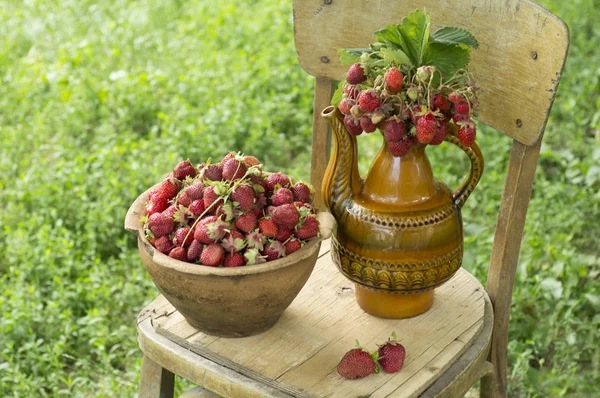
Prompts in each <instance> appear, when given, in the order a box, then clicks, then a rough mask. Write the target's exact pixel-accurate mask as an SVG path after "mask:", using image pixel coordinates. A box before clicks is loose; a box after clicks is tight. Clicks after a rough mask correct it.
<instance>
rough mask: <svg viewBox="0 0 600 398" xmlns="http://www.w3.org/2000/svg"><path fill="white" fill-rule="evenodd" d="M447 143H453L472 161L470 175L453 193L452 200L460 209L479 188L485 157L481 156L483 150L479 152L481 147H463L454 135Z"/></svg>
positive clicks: (447, 137)
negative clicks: (476, 188)
mask: <svg viewBox="0 0 600 398" xmlns="http://www.w3.org/2000/svg"><path fill="white" fill-rule="evenodd" d="M445 141H448V142H451V143H452V144H454V145H456V146H457V147H459V148H460V149H462V150H463V151H464V152H465V153H466V154H467V156H468V157H469V160H470V161H471V169H470V170H469V174H468V175H467V176H466V177H465V179H464V180H463V182H462V183H461V184H460V186H459V187H458V189H457V190H456V191H454V192H452V200H453V201H454V204H456V206H457V207H458V208H459V209H460V208H461V207H463V205H464V204H465V202H466V201H467V199H468V198H469V196H470V195H471V193H472V192H473V190H474V189H475V187H476V186H477V183H478V182H479V179H480V178H481V175H482V174H483V155H482V154H481V150H479V147H478V146H477V144H476V143H473V145H472V146H470V147H468V146H466V145H463V144H461V143H460V140H459V139H458V137H457V136H456V135H454V134H448V135H447V136H446V138H445Z"/></svg>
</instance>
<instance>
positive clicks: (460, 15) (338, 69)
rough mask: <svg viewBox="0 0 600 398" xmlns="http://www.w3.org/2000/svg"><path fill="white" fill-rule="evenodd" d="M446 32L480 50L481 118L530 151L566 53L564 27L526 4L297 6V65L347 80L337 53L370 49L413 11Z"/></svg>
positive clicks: (523, 0)
mask: <svg viewBox="0 0 600 398" xmlns="http://www.w3.org/2000/svg"><path fill="white" fill-rule="evenodd" d="M417 8H420V9H423V8H425V9H426V10H427V11H428V12H429V13H430V15H431V21H432V31H435V30H437V29H439V28H440V27H441V26H448V25H450V26H459V27H462V28H465V29H468V30H469V31H471V33H473V34H474V35H475V37H476V38H477V40H478V41H479V43H480V46H479V48H478V49H476V50H474V51H472V56H471V63H470V69H471V70H472V72H473V75H474V77H475V80H476V83H477V85H478V86H479V87H480V88H481V92H480V100H481V111H480V115H479V119H480V120H481V121H482V122H484V123H486V124H489V125H490V126H492V127H494V128H496V129H498V130H500V131H502V132H504V133H505V134H506V135H508V136H510V137H512V138H514V139H516V140H518V141H519V142H521V143H524V144H526V145H532V144H533V143H535V142H536V141H537V140H538V139H539V138H540V137H541V135H542V132H543V130H544V127H545V125H546V121H547V119H548V113H549V111H550V107H551V105H552V102H553V100H554V96H555V93H556V89H557V86H558V83H559V80H560V76H561V73H562V70H563V66H564V61H565V57H566V54H567V49H568V46H569V31H568V28H567V26H566V24H565V23H564V22H563V21H561V20H560V19H559V18H557V17H556V16H555V15H553V14H552V13H550V12H549V11H547V10H546V9H544V8H542V7H540V6H538V5H536V4H534V3H532V2H531V1H528V0H468V1H463V0H448V1H443V2H439V1H435V0H418V1H417V0H403V1H398V0H369V1H365V0H346V1H336V0H334V1H332V2H330V4H326V3H324V2H323V1H322V0H295V1H294V29H295V40H296V49H297V52H298V59H299V61H300V65H302V67H303V68H304V69H305V70H306V71H307V72H308V73H310V74H311V75H313V76H317V77H319V78H328V79H332V80H343V79H344V77H345V73H346V71H347V68H348V67H347V65H341V64H340V60H339V56H338V54H337V50H338V49H340V48H348V47H366V46H367V45H368V44H370V43H372V42H373V41H374V40H375V39H374V37H373V32H374V31H376V30H378V29H380V28H383V27H384V26H385V25H388V24H392V23H400V21H401V19H402V17H404V16H406V15H407V14H408V13H410V12H411V11H412V10H414V9H417Z"/></svg>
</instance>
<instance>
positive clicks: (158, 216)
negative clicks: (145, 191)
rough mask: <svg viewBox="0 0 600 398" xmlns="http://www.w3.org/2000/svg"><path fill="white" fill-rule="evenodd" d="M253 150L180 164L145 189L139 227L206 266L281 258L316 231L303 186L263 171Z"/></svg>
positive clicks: (162, 245) (156, 242) (180, 256)
mask: <svg viewBox="0 0 600 398" xmlns="http://www.w3.org/2000/svg"><path fill="white" fill-rule="evenodd" d="M261 167H262V165H261V164H260V162H259V161H258V159H256V158H255V157H254V156H243V155H240V154H235V153H233V152H230V153H229V154H227V155H226V156H225V157H224V158H223V159H222V160H221V161H220V162H219V163H214V164H209V163H207V164H201V165H199V166H198V167H195V166H194V165H193V164H192V163H191V162H190V161H189V160H186V161H182V162H180V163H179V164H178V165H177V166H176V167H175V169H174V170H173V172H172V173H171V174H169V175H168V176H167V177H166V178H165V179H164V180H163V181H162V182H161V183H160V184H159V185H158V186H157V187H156V188H155V189H153V190H152V191H151V192H150V193H149V195H148V203H147V205H146V216H145V217H144V218H143V219H142V221H143V222H144V231H145V233H146V236H147V238H148V241H149V242H150V243H151V244H152V245H153V246H154V247H155V248H156V249H157V250H159V251H160V252H162V253H165V254H168V255H169V256H170V257H172V258H175V259H177V260H181V261H187V262H191V263H198V264H202V265H206V266H211V267H217V266H224V267H239V266H243V265H251V264H258V263H264V262H266V261H271V260H276V259H278V258H281V257H285V256H287V255H289V254H291V253H293V252H295V251H296V250H298V249H300V248H301V247H302V246H303V245H304V244H305V243H306V241H307V240H309V239H311V238H314V237H316V236H317V235H318V233H319V223H318V221H317V218H316V215H315V210H314V207H313V206H312V191H311V188H310V187H309V186H308V185H307V184H304V183H302V182H297V183H293V182H292V181H291V179H290V178H289V177H288V176H287V175H285V174H283V173H273V174H268V173H263V171H262V168H261Z"/></svg>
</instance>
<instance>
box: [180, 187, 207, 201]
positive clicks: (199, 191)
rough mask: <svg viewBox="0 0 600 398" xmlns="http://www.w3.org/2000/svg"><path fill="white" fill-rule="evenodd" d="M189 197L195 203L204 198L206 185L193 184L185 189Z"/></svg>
mask: <svg viewBox="0 0 600 398" xmlns="http://www.w3.org/2000/svg"><path fill="white" fill-rule="evenodd" d="M184 192H185V193H187V196H189V198H190V199H191V200H192V201H194V200H198V199H202V198H203V197H204V184H193V185H190V186H188V187H186V188H185V190H184Z"/></svg>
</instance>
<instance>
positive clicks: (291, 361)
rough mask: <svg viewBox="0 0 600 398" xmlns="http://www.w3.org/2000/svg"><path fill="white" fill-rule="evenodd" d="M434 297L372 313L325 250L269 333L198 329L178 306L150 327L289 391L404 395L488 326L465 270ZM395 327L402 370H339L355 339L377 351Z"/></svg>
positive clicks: (481, 295)
mask: <svg viewBox="0 0 600 398" xmlns="http://www.w3.org/2000/svg"><path fill="white" fill-rule="evenodd" d="M436 295H437V296H436V301H435V303H434V306H433V307H432V309H431V310H430V311H429V312H427V313H426V314H424V315H422V316H419V317H416V318H411V319H404V320H385V319H379V318H375V317H372V316H369V315H367V314H365V313H364V312H363V311H361V310H360V308H359V307H358V305H357V304H356V302H355V300H354V293H353V286H352V284H351V283H350V282H349V281H347V280H346V279H345V278H344V277H343V276H342V275H341V274H340V273H339V272H338V271H337V270H336V269H335V267H334V265H333V264H332V262H331V258H330V257H329V256H328V255H325V256H322V257H321V258H320V259H319V261H318V263H317V266H316V268H315V272H314V273H313V275H312V276H311V278H310V279H309V281H308V283H307V285H306V286H305V287H304V289H303V290H302V292H301V293H300V295H299V296H298V297H297V298H296V300H295V301H294V302H293V303H292V305H291V306H290V307H289V308H288V310H286V312H284V314H283V315H282V317H281V319H280V320H279V322H278V323H277V325H276V326H275V327H274V328H272V329H270V330H269V331H267V332H265V333H262V334H260V335H257V336H252V337H246V338H239V339H226V338H218V337H213V336H208V335H205V334H203V333H196V331H195V329H194V328H193V327H191V326H190V325H189V324H187V322H186V321H185V319H183V317H182V316H181V315H180V314H179V313H178V312H175V313H172V314H171V315H169V316H161V317H159V318H156V320H153V327H154V328H156V331H157V333H158V334H161V335H164V336H166V337H168V340H171V341H173V342H176V343H178V344H179V345H181V346H182V347H185V348H187V349H189V350H191V351H194V352H196V353H199V354H200V355H198V356H197V357H199V358H202V359H203V360H207V359H208V360H210V361H209V362H212V363H214V364H219V365H222V366H224V367H225V368H227V369H231V370H232V371H234V372H235V373H237V374H240V375H241V376H243V377H245V378H247V379H251V380H255V381H257V382H259V383H261V384H263V385H266V386H269V387H271V388H274V389H277V390H279V391H280V392H282V393H283V394H286V395H290V396H295V397H325V396H327V397H338V396H339V397H345V396H360V395H368V394H371V396H373V397H385V396H398V394H400V391H401V394H402V395H401V396H403V397H404V396H406V397H414V396H418V395H419V394H420V393H421V392H423V391H424V390H425V389H426V388H427V386H428V385H430V384H432V383H433V382H434V381H435V379H436V378H438V377H440V375H442V374H444V371H445V370H446V369H448V368H449V367H450V366H451V365H452V364H453V362H454V361H455V360H456V359H457V358H459V357H460V356H461V354H462V353H463V352H465V350H467V349H468V348H469V347H470V346H471V345H473V343H474V342H475V341H478V337H479V336H480V335H481V331H482V330H483V328H484V319H485V302H486V295H485V291H484V289H483V287H482V286H481V285H480V284H479V282H478V281H476V280H475V279H474V278H473V277H472V276H470V275H469V274H468V273H467V272H466V271H464V270H462V271H459V272H458V274H457V275H456V276H455V277H454V278H453V279H451V280H450V281H449V282H448V283H447V284H445V285H444V286H442V287H441V288H439V289H438V290H437V291H436ZM393 330H395V331H396V333H397V334H398V336H399V337H400V341H401V342H402V343H403V344H404V345H405V347H406V349H407V352H408V355H407V359H406V362H405V368H404V369H403V370H402V372H399V373H397V374H379V375H376V376H373V377H370V378H367V379H362V380H359V381H353V382H349V381H346V380H343V379H342V378H341V377H340V376H339V375H337V372H336V367H337V363H338V362H339V359H340V358H341V357H342V356H343V354H344V353H345V352H346V351H347V350H348V349H350V348H351V347H352V346H353V345H354V339H355V338H358V339H359V340H360V342H361V344H362V345H363V346H365V347H368V348H370V349H373V348H374V347H375V346H376V345H375V344H376V343H378V342H379V343H380V342H382V341H385V340H386V339H387V337H388V336H389V334H390V333H391V331H393ZM484 340H486V341H487V343H486V342H484V343H483V344H480V349H485V347H486V344H488V343H489V334H488V336H487V337H486V338H484ZM181 351H187V350H185V349H183V348H181ZM187 352H188V353H191V352H190V351H187ZM485 354H487V352H486V353H484V357H485ZM184 377H185V376H184ZM196 382H197V381H196ZM200 384H201V385H203V386H204V387H206V388H208V389H210V390H212V391H215V392H217V393H219V394H221V395H223V394H222V393H221V391H216V390H214V389H213V388H211V387H209V386H208V385H205V384H202V383H200ZM224 396H228V395H224Z"/></svg>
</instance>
